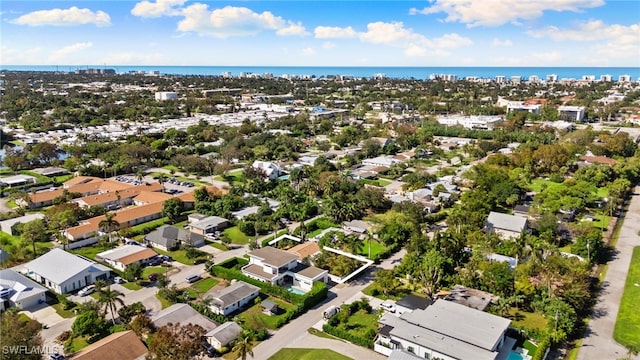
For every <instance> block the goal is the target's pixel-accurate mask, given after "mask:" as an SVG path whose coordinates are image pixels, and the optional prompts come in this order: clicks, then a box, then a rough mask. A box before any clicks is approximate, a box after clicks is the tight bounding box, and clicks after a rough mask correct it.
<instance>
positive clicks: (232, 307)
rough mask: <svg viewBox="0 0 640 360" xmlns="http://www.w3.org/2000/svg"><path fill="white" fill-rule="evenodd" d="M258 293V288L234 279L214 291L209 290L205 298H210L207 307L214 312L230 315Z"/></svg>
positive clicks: (248, 302) (249, 301)
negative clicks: (209, 303) (229, 283)
mask: <svg viewBox="0 0 640 360" xmlns="http://www.w3.org/2000/svg"><path fill="white" fill-rule="evenodd" d="M258 295H260V288H259V287H257V286H254V285H251V284H248V283H246V282H244V281H236V282H234V283H233V284H231V285H229V286H227V287H225V288H223V289H220V290H215V291H209V292H208V293H207V294H206V295H205V298H209V297H210V298H211V299H212V302H211V305H210V306H209V309H211V311H213V312H214V313H215V314H220V315H224V316H227V315H230V314H231V313H233V312H234V311H237V310H239V309H241V308H243V307H244V306H246V305H247V304H250V303H251V301H253V299H255V298H257V297H258Z"/></svg>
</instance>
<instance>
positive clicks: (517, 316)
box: [509, 308, 547, 329]
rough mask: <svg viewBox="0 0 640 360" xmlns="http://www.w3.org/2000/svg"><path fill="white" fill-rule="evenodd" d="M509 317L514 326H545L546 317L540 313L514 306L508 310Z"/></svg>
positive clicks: (540, 327) (536, 327)
mask: <svg viewBox="0 0 640 360" xmlns="http://www.w3.org/2000/svg"><path fill="white" fill-rule="evenodd" d="M509 318H510V319H511V324H512V325H513V326H515V327H526V328H528V329H544V328H545V327H546V326H547V319H545V318H544V316H543V315H542V314H539V313H531V312H526V311H523V310H516V308H511V309H510V310H509Z"/></svg>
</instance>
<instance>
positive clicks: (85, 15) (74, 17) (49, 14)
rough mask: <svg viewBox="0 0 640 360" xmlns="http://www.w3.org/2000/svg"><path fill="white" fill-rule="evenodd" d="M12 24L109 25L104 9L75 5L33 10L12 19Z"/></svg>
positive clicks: (109, 19)
mask: <svg viewBox="0 0 640 360" xmlns="http://www.w3.org/2000/svg"><path fill="white" fill-rule="evenodd" d="M13 23H14V24H18V25H28V26H44V25H51V26H70V25H86V24H94V25H96V26H108V25H111V18H110V17H109V14H107V13H106V12H104V11H100V10H98V11H96V12H93V11H91V10H89V9H86V8H85V9H79V8H77V7H75V6H73V7H70V8H68V9H51V10H39V11H34V12H31V13H28V14H25V15H22V16H20V17H19V18H17V19H15V20H13Z"/></svg>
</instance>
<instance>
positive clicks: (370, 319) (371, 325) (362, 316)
mask: <svg viewBox="0 0 640 360" xmlns="http://www.w3.org/2000/svg"><path fill="white" fill-rule="evenodd" d="M338 327H341V328H343V329H344V330H347V331H348V332H350V333H352V334H353V335H355V336H359V337H365V336H366V334H367V332H368V330H369V329H373V331H377V330H378V314H367V313H365V312H364V310H360V311H358V312H356V313H354V314H351V316H349V318H348V319H347V322H346V323H344V324H343V323H341V324H339V325H338Z"/></svg>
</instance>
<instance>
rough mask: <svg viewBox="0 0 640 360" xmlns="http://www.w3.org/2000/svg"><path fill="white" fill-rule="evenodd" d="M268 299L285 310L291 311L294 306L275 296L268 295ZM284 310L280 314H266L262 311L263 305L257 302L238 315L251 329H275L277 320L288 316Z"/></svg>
mask: <svg viewBox="0 0 640 360" xmlns="http://www.w3.org/2000/svg"><path fill="white" fill-rule="evenodd" d="M267 299H269V300H271V301H273V302H274V303H276V304H278V307H280V309H282V310H284V311H291V310H293V308H294V306H293V305H291V304H289V303H287V302H284V301H282V300H280V299H276V298H273V297H268V298H267ZM284 311H283V312H282V314H280V315H266V314H264V313H262V305H260V304H257V305H253V306H252V307H250V308H249V309H247V310H245V311H243V312H242V314H240V315H238V317H239V318H240V320H241V321H242V322H243V323H244V324H245V325H246V326H248V327H250V328H251V329H254V330H260V329H264V328H267V329H274V330H275V329H277V327H276V322H277V321H278V320H279V319H281V318H283V317H285V316H286V314H285V312H284Z"/></svg>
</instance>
